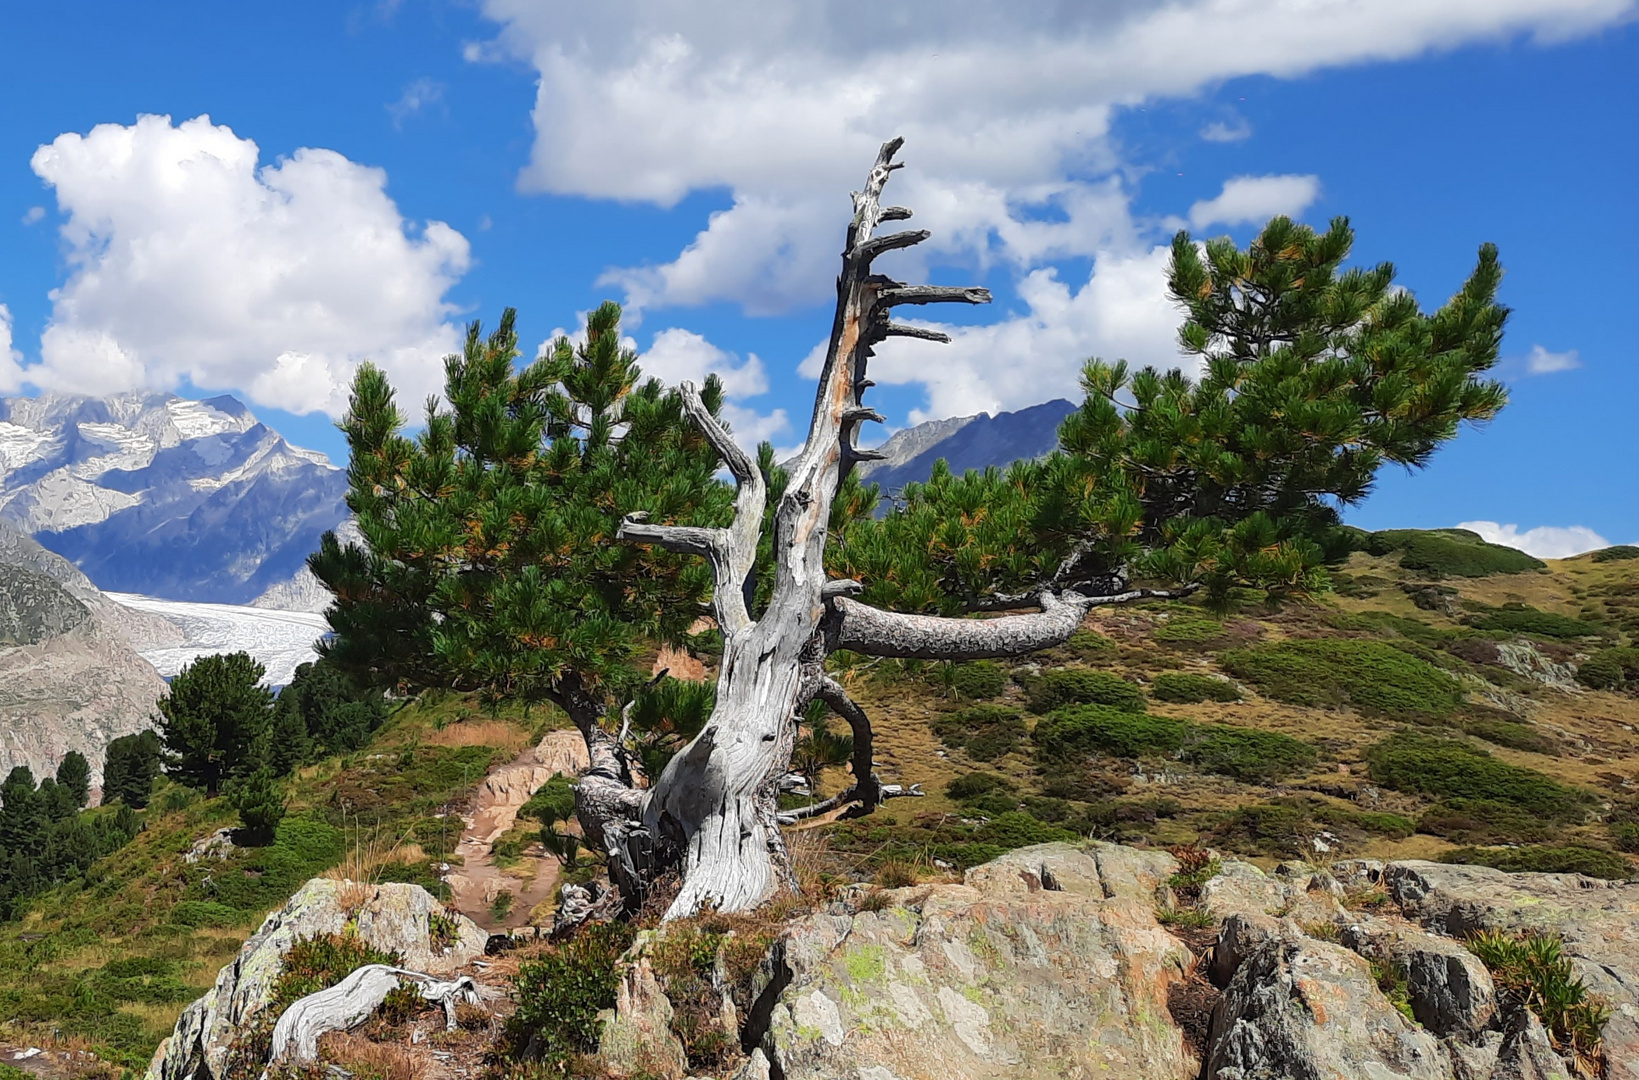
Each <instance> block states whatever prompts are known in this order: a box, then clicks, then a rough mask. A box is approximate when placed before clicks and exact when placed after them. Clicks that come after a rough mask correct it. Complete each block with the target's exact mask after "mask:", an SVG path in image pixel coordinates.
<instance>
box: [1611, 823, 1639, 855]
mask: <svg viewBox="0 0 1639 1080" xmlns="http://www.w3.org/2000/svg"><path fill="white" fill-rule="evenodd" d="M1610 834H1611V843H1613V844H1615V845H1616V850H1617V851H1625V852H1627V853H1628V854H1629V855H1639V824H1634V823H1633V822H1629V821H1619V822H1616V823H1614V824H1612V825H1611V826H1610Z"/></svg>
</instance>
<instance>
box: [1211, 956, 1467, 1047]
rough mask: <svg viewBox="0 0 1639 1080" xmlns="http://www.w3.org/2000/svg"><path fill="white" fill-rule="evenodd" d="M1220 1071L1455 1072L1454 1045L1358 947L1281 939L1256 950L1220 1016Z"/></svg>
mask: <svg viewBox="0 0 1639 1080" xmlns="http://www.w3.org/2000/svg"><path fill="white" fill-rule="evenodd" d="M1211 1045H1212V1052H1211V1057H1210V1058H1209V1059H1208V1061H1207V1068H1206V1075H1207V1076H1209V1077H1214V1078H1216V1080H1262V1078H1265V1077H1267V1078H1274V1077H1294V1078H1301V1080H1321V1078H1322V1077H1339V1078H1342V1077H1356V1076H1360V1077H1372V1078H1373V1080H1400V1078H1405V1080H1445V1078H1447V1077H1450V1076H1451V1063H1450V1058H1449V1055H1448V1054H1447V1052H1446V1051H1445V1048H1444V1047H1442V1046H1441V1045H1440V1042H1439V1040H1438V1039H1436V1038H1435V1037H1434V1036H1433V1035H1432V1034H1430V1033H1429V1032H1427V1031H1425V1030H1423V1029H1421V1028H1420V1027H1418V1025H1417V1024H1415V1023H1413V1022H1412V1021H1410V1020H1407V1019H1406V1018H1405V1017H1404V1016H1402V1015H1401V1014H1400V1012H1399V1011H1398V1010H1397V1009H1395V1007H1394V1006H1393V1005H1391V1004H1390V1003H1389V1001H1388V999H1387V998H1385V997H1384V996H1383V994H1382V992H1381V991H1379V990H1378V988H1377V983H1376V981H1375V980H1374V979H1373V977H1372V973H1371V968H1370V966H1369V965H1368V964H1367V962H1366V961H1365V960H1364V959H1363V958H1362V957H1360V956H1359V955H1358V954H1356V953H1353V952H1351V951H1349V950H1348V949H1346V948H1344V947H1343V946H1341V945H1333V944H1330V943H1328V942H1324V941H1315V940H1313V939H1312V938H1307V937H1302V936H1299V937H1296V938H1275V939H1271V940H1269V941H1267V942H1265V943H1264V944H1263V945H1261V946H1259V947H1258V948H1257V949H1256V950H1254V951H1253V952H1252V954H1251V955H1250V956H1248V957H1247V958H1246V960H1245V962H1243V963H1242V964H1241V966H1240V968H1239V969H1238V970H1237V971H1236V972H1235V975H1234V978H1233V979H1231V981H1230V984H1229V988H1228V990H1227V991H1225V993H1224V997H1223V1001H1222V1003H1221V1005H1220V1011H1219V1013H1218V1015H1217V1016H1216V1017H1215V1018H1214V1021H1213V1025H1212V1043H1211Z"/></svg>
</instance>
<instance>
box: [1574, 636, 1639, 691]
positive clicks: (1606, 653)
mask: <svg viewBox="0 0 1639 1080" xmlns="http://www.w3.org/2000/svg"><path fill="white" fill-rule="evenodd" d="M1576 681H1577V682H1579V683H1581V684H1582V685H1583V686H1586V687H1587V688H1588V689H1590V690H1622V689H1624V688H1626V687H1627V686H1629V685H1630V684H1634V685H1639V648H1633V647H1631V646H1630V647H1627V648H1621V649H1601V650H1599V651H1598V652H1596V653H1594V654H1593V655H1592V656H1590V657H1588V658H1587V659H1586V660H1584V661H1582V663H1581V664H1579V665H1577V669H1576Z"/></svg>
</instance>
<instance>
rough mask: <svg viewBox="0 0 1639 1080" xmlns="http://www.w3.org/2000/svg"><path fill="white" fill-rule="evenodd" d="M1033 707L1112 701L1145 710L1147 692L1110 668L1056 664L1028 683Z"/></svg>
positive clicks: (1132, 709) (1045, 708)
mask: <svg viewBox="0 0 1639 1080" xmlns="http://www.w3.org/2000/svg"><path fill="white" fill-rule="evenodd" d="M1025 693H1026V694H1027V695H1028V696H1029V699H1030V710H1031V711H1032V712H1036V713H1046V712H1052V711H1053V710H1054V709H1057V708H1060V707H1061V706H1064V705H1109V706H1112V707H1114V708H1117V709H1124V710H1126V711H1127V712H1143V711H1144V692H1143V691H1142V690H1140V689H1139V688H1138V687H1137V686H1136V685H1135V684H1133V683H1130V682H1128V681H1127V680H1126V679H1123V678H1121V677H1120V676H1119V675H1112V674H1110V673H1109V672H1107V671H1089V670H1087V669H1086V668H1054V669H1052V670H1050V671H1044V672H1042V673H1041V674H1040V675H1037V676H1035V677H1034V678H1031V679H1030V680H1028V681H1027V682H1026V683H1025Z"/></svg>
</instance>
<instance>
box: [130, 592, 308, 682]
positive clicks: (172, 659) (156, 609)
mask: <svg viewBox="0 0 1639 1080" xmlns="http://www.w3.org/2000/svg"><path fill="white" fill-rule="evenodd" d="M104 595H105V596H107V597H108V598H109V599H110V600H112V601H114V602H115V603H117V604H121V605H123V606H125V607H127V608H130V609H132V610H133V611H140V612H144V613H146V614H149V615H157V616H159V617H160V618H162V619H165V620H166V621H167V622H170V623H173V624H175V625H176V626H177V627H179V628H180V629H181V630H182V636H183V640H182V642H181V644H174V643H168V644H143V645H139V646H138V648H137V652H138V653H139V654H140V655H141V656H142V658H143V659H144V660H146V661H148V662H149V663H150V664H152V665H154V668H155V669H156V670H158V672H159V673H160V675H162V676H163V677H164V678H166V679H169V678H171V677H172V676H174V675H176V674H177V673H178V672H180V671H181V670H182V668H183V667H184V666H185V665H187V664H189V663H191V662H192V661H194V660H195V659H197V658H199V657H201V656H210V655H212V654H214V653H231V652H245V653H249V654H250V655H251V656H252V657H253V658H254V659H255V660H257V661H258V662H259V663H261V664H262V666H263V667H265V668H267V674H266V675H265V676H264V677H263V679H262V684H263V685H264V686H270V687H279V686H286V685H288V684H289V683H290V680H291V679H293V678H295V675H296V668H297V666H298V665H300V664H305V663H308V662H309V661H313V660H317V659H318V658H319V654H318V653H317V652H315V651H314V648H313V645H314V642H316V641H317V640H318V639H320V638H322V637H323V636H325V635H326V634H328V633H330V624H329V623H327V622H325V620H324V616H323V615H316V614H313V613H311V612H305V611H275V610H272V609H270V608H259V607H248V606H244V605H240V604H205V603H194V602H189V601H185V600H165V599H161V598H159V597H154V596H140V595H137V594H134V593H118V592H110V593H104Z"/></svg>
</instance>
